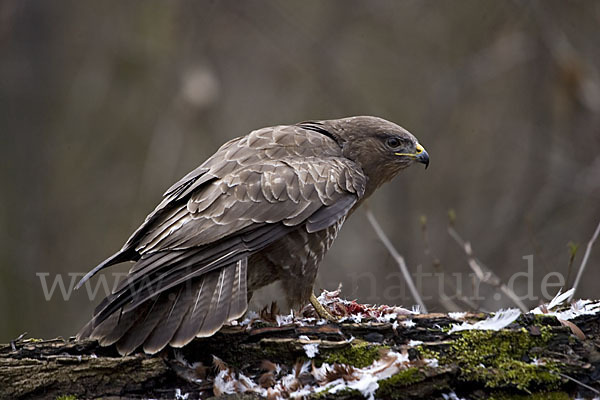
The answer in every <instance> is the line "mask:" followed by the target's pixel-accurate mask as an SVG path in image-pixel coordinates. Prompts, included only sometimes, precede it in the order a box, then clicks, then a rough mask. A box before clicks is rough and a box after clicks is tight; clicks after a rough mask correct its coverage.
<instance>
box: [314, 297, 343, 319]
mask: <svg viewBox="0 0 600 400" xmlns="http://www.w3.org/2000/svg"><path fill="white" fill-rule="evenodd" d="M310 304H312V306H313V307H314V308H315V311H316V312H317V314H318V315H319V317H321V318H323V319H326V320H327V321H330V322H337V320H338V318H337V317H334V316H333V315H332V314H331V313H330V312H329V311H327V310H326V309H325V307H323V304H321V303H319V300H318V299H317V297H316V296H315V294H314V293H312V294H311V295H310Z"/></svg>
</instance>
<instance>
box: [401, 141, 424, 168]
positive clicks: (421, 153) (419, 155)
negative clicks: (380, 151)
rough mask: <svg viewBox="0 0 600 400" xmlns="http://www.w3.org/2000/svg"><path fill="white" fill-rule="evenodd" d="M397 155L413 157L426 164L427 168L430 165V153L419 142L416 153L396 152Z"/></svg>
mask: <svg viewBox="0 0 600 400" xmlns="http://www.w3.org/2000/svg"><path fill="white" fill-rule="evenodd" d="M396 155H397V156H403V157H410V158H413V159H414V160H415V161H417V162H420V163H422V164H425V169H427V167H428V166H429V153H427V151H426V150H425V148H424V147H423V146H421V145H420V144H418V143H417V147H416V148H415V152H414V153H396Z"/></svg>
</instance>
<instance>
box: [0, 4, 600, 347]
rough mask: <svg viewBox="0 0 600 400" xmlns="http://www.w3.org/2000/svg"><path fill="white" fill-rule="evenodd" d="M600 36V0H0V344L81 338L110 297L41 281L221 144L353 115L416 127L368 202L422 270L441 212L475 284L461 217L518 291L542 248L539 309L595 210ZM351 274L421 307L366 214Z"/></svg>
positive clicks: (339, 272)
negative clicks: (407, 165) (404, 159)
mask: <svg viewBox="0 0 600 400" xmlns="http://www.w3.org/2000/svg"><path fill="white" fill-rule="evenodd" d="M599 27H600V2H594V1H564V0H555V1H543V2H542V1H497V0H485V1H483V0H470V1H396V0H390V1H356V0H355V1H350V0H338V1H316V0H310V1H306V0H303V1H243V2H238V1H189V2H186V1H148V0H144V1H95V2H89V1H88V2H81V1H70V2H69V1H52V2H41V1H24V0H14V1H6V0H5V1H2V2H0V110H1V111H0V135H1V145H0V160H1V161H0V162H1V166H2V167H1V169H0V174H1V175H0V176H1V181H0V184H1V185H0V188H1V189H0V191H1V193H2V195H1V196H0V201H1V207H0V227H1V228H0V321H1V322H0V341H7V340H9V339H11V338H12V337H15V336H16V335H18V334H20V333H22V332H24V331H28V332H29V333H30V334H31V335H33V336H36V337H50V336H54V335H64V336H67V335H71V334H73V333H74V332H76V330H77V329H78V328H79V327H80V326H81V325H82V324H83V323H84V322H85V321H86V320H87V319H88V318H89V316H90V314H91V311H92V309H93V303H97V302H98V301H99V300H100V299H99V298H97V299H96V300H95V301H94V302H90V301H89V300H88V296H87V295H86V293H85V291H78V292H76V293H75V294H73V295H72V296H71V297H70V300H69V301H64V300H63V298H62V296H61V295H59V294H56V293H55V295H54V296H53V297H52V299H51V300H50V301H46V300H45V298H44V294H43V290H42V286H41V283H40V282H41V281H40V278H39V277H38V276H37V275H36V274H37V273H49V276H48V279H49V281H50V282H51V281H52V280H53V279H54V278H55V277H56V274H63V275H62V276H63V277H64V280H65V283H66V284H67V285H69V283H70V281H71V278H70V276H69V275H67V274H68V273H70V272H71V273H72V272H84V271H87V270H88V269H90V268H91V267H93V266H94V265H96V264H97V263H98V262H99V261H101V260H102V259H103V258H105V257H107V256H108V255H110V254H112V253H113V252H114V251H116V250H117V249H118V248H119V247H120V246H121V245H122V243H123V242H124V241H125V240H126V238H127V237H128V235H129V234H130V233H131V232H132V231H133V229H135V228H136V227H137V226H138V224H139V223H140V222H141V221H142V219H143V218H144V217H145V215H146V214H147V213H148V212H149V211H150V210H151V209H152V208H153V207H154V206H155V205H156V203H158V201H159V199H160V196H161V194H162V192H163V190H164V189H166V188H167V187H168V186H170V184H171V183H173V181H175V180H176V179H178V178H179V177H180V176H182V175H184V174H185V173H186V172H188V171H189V170H190V169H192V168H194V167H195V166H197V165H198V164H200V163H201V162H202V161H203V160H204V159H205V158H206V157H207V156H209V155H210V154H211V153H212V152H213V151H215V150H216V149H217V148H218V146H219V145H220V144H221V143H223V142H225V141H226V140H228V139H230V138H233V137H235V136H240V135H243V134H245V133H247V132H249V131H250V130H252V129H256V128H260V127H263V126H267V125H273V124H280V123H294V122H298V121H302V120H307V119H325V118H337V117H342V116H349V115H357V114H373V115H379V116H382V117H385V118H388V119H390V120H393V121H395V122H397V123H399V124H401V125H403V126H404V127H406V128H407V129H409V130H410V131H411V132H413V133H414V134H415V135H416V136H417V137H418V138H419V139H420V141H421V143H423V144H424V146H425V147H426V148H427V149H428V151H429V153H430V155H431V166H430V168H429V169H428V170H427V171H424V170H423V169H422V168H418V167H413V168H411V169H410V170H408V171H406V172H404V173H403V174H402V175H401V176H400V177H398V178H397V179H396V180H395V181H394V182H393V183H391V184H389V185H388V186H386V187H385V188H383V189H382V190H381V191H380V192H378V193H377V194H376V196H375V198H373V199H372V200H371V202H370V205H371V208H372V209H373V210H374V213H375V214H376V215H377V217H378V218H379V220H380V222H381V224H382V225H383V227H384V229H385V231H386V232H387V233H388V234H389V235H390V238H391V239H392V241H393V242H394V244H395V245H396V247H397V249H398V250H399V251H400V252H401V253H402V254H403V255H404V256H405V257H406V260H407V263H408V265H409V267H410V268H411V269H412V270H413V271H414V270H416V268H417V266H419V265H420V266H421V267H422V270H423V271H425V272H434V271H435V268H434V266H433V265H432V258H431V256H430V255H427V254H426V250H427V249H426V246H425V245H424V239H423V235H422V229H421V225H420V218H421V216H422V215H425V216H427V234H428V236H429V244H430V249H429V250H430V251H431V252H432V253H433V254H434V255H435V257H437V258H439V260H440V261H441V264H442V268H443V271H445V273H446V277H449V276H451V275H450V273H451V272H459V273H461V274H463V275H462V277H463V278H464V279H463V281H464V287H463V289H462V291H463V293H464V294H468V293H469V291H470V287H469V284H468V279H467V274H468V273H469V271H470V270H469V269H468V266H467V264H466V262H465V257H464V254H463V252H462V250H461V249H460V248H459V247H458V246H457V245H456V243H454V242H453V241H452V240H451V239H450V237H449V236H448V234H447V233H446V226H447V212H448V210H449V209H453V210H455V212H456V215H457V223H456V227H457V229H458V230H459V232H460V233H461V234H462V235H463V237H465V238H466V239H467V240H470V241H471V242H472V245H473V247H474V249H475V251H476V253H477V255H478V257H479V258H480V259H481V260H482V261H484V262H485V263H486V264H487V265H488V266H489V267H490V268H492V269H493V270H494V271H496V273H497V274H498V275H499V276H500V277H501V278H502V279H504V280H508V279H509V278H510V277H511V276H512V275H513V274H514V273H516V272H519V271H526V267H527V264H526V262H525V261H524V260H523V259H522V257H523V256H525V255H529V254H534V272H535V275H534V277H533V280H532V282H531V283H532V285H533V291H534V292H533V293H534V295H535V296H538V297H539V296H540V295H541V293H542V292H541V287H540V282H541V281H542V278H543V277H544V275H545V274H547V273H548V272H551V271H558V272H560V273H561V274H563V275H564V276H566V275H567V266H568V264H569V251H568V247H567V243H568V242H569V241H572V242H575V243H581V244H582V245H585V243H586V242H587V240H588V239H589V238H590V236H591V235H592V232H593V230H594V228H595V226H596V224H597V223H598V220H599V219H600V29H599ZM582 247H584V246H582ZM582 255H583V251H582V249H581V248H580V250H579V252H578V253H577V257H576V259H575V264H576V265H578V264H579V262H580V260H581V258H582ZM599 264H600V244H599V245H598V247H597V248H596V249H595V251H594V252H593V253H592V256H591V258H590V265H589V267H588V271H587V273H586V275H585V279H584V282H583V284H582V286H581V290H580V292H579V293H580V294H581V296H584V297H599V296H598V289H597V288H598V280H599V277H600V272H599V268H598V267H599V266H600V265H599ZM121 270H124V268H123V267H122V268H121ZM365 273H366V274H365ZM357 274H363V275H357ZM573 275H574V274H573V273H572V274H571V277H570V280H571V281H572V279H573ZM452 279H455V278H452ZM338 282H342V283H343V284H344V294H345V295H346V296H347V297H351V298H358V299H359V300H361V301H364V302H385V303H397V304H404V305H409V306H410V305H412V303H413V301H412V299H411V298H410V297H409V295H408V292H407V291H406V290H405V288H404V287H403V286H401V285H402V281H401V279H400V278H399V276H398V270H397V267H396V264H395V263H394V261H393V260H392V259H391V258H390V256H389V255H388V253H387V252H386V250H385V248H384V247H383V246H382V245H381V243H380V242H379V241H378V240H377V238H376V237H375V235H374V233H373V232H372V230H371V229H370V227H369V226H368V223H367V221H366V218H365V216H364V213H362V212H360V213H357V214H356V215H355V216H353V218H352V220H350V221H349V222H348V223H347V225H346V226H345V228H344V230H343V231H342V234H341V235H340V237H339V238H338V240H337V242H336V244H335V245H334V248H333V249H332V251H331V252H330V254H329V255H328V257H327V258H326V260H325V261H324V263H323V265H322V268H321V275H320V278H319V281H318V286H319V287H323V288H328V289H333V288H335V287H336V286H337V284H338ZM423 282H424V287H423V289H422V290H423V294H424V295H426V296H429V297H431V299H430V300H428V301H427V304H428V306H429V308H430V309H431V310H436V311H443V310H444V309H445V308H444V306H443V304H441V303H440V302H439V301H438V299H439V292H440V290H439V288H438V285H437V281H436V280H435V279H427V278H426V279H424V280H423ZM517 283H518V284H517V285H516V286H515V290H516V291H517V292H518V293H520V294H522V293H525V292H526V291H527V284H528V283H527V281H526V280H525V279H524V278H523V279H519V280H517ZM403 289H404V290H403ZM444 290H445V292H446V294H448V295H451V294H453V293H452V289H451V288H448V287H447V286H446V288H445V289H444ZM552 290H555V289H552ZM402 292H405V293H404V294H403V293H402ZM481 294H482V295H483V296H484V297H485V300H483V301H482V302H481V306H482V307H484V308H487V309H492V310H494V309H497V308H498V307H501V306H510V305H511V303H510V302H509V301H508V300H507V299H506V298H505V297H503V296H502V297H498V296H496V297H494V296H493V295H494V294H495V291H494V290H493V289H491V288H489V287H482V289H481ZM270 297H271V296H269V295H263V296H262V300H263V301H266V300H267V299H270ZM538 302H539V300H530V301H527V304H528V305H531V306H534V305H536V304H537V303H538ZM255 306H258V304H257V305H255ZM465 307H466V306H465Z"/></svg>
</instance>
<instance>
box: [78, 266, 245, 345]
mask: <svg viewBox="0 0 600 400" xmlns="http://www.w3.org/2000/svg"><path fill="white" fill-rule="evenodd" d="M247 268H248V262H247V259H246V258H244V259H242V260H239V261H237V262H235V263H232V264H229V265H227V266H225V267H223V268H220V269H219V270H215V271H212V272H209V273H207V274H204V275H202V276H200V277H198V278H195V279H192V280H190V281H188V282H184V283H182V284H180V285H178V286H176V287H175V288H173V289H170V290H167V291H164V292H161V293H159V294H158V295H157V296H156V297H155V298H154V299H149V300H146V301H145V302H143V303H141V304H139V305H138V306H136V307H133V308H132V307H131V305H132V303H129V304H126V306H123V307H121V308H119V309H117V310H116V311H114V312H113V313H112V314H110V315H109V317H108V318H106V319H104V320H102V321H101V322H100V323H98V324H97V325H95V323H97V318H96V317H97V315H96V317H95V318H94V319H92V320H91V321H90V322H89V323H88V324H87V325H86V326H85V327H84V328H83V329H82V330H81V331H80V333H79V334H78V338H86V337H89V338H92V339H97V340H98V342H99V343H100V344H101V345H103V346H108V345H111V344H114V343H116V345H117V350H118V351H119V353H121V354H123V355H126V354H130V353H131V352H133V351H134V350H135V349H137V348H138V347H140V346H143V349H144V352H146V353H148V354H154V353H156V352H158V351H160V350H162V349H163V348H164V347H165V346H166V345H167V344H170V345H171V346H173V347H182V346H184V345H186V344H187V343H189V342H190V341H191V340H193V339H194V338H195V337H205V336H210V335H212V334H213V333H215V332H216V331H217V330H219V329H220V328H221V327H222V326H223V324H224V323H225V322H227V321H230V320H232V319H235V318H239V317H241V316H242V315H243V314H244V312H246V309H247V308H248V302H247Z"/></svg>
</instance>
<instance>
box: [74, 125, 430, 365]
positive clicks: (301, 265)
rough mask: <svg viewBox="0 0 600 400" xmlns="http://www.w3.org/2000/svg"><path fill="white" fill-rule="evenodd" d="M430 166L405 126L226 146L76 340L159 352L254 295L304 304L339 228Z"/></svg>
mask: <svg viewBox="0 0 600 400" xmlns="http://www.w3.org/2000/svg"><path fill="white" fill-rule="evenodd" d="M414 161H417V162H422V163H425V164H428V162H429V156H428V155H427V152H426V151H425V150H424V149H423V147H422V146H421V145H419V143H418V142H417V140H416V138H415V137H414V136H413V135H411V134H410V133H409V132H407V131H406V130H404V129H403V128H401V127H399V126H398V125H395V124H393V123H391V122H389V121H386V120H383V119H381V118H376V117H351V118H343V119H337V120H328V121H316V122H303V123H299V124H296V125H289V126H275V127H269V128H263V129H259V130H256V131H253V132H251V133H250V134H248V135H246V136H243V137H240V138H237V139H233V140H231V141H229V142H227V143H225V144H224V145H223V146H222V147H221V148H220V149H219V150H217V152H216V153H215V154H214V155H213V156H212V157H210V158H209V159H208V160H206V161H205V162H204V163H203V164H202V165H201V166H200V167H198V168H196V169H195V170H194V171H192V172H190V173H189V174H187V175H186V176H185V177H183V179H181V180H180V181H179V182H177V183H176V184H174V185H173V186H171V188H169V190H167V192H166V193H165V197H164V199H163V201H162V202H161V203H160V204H159V205H158V207H156V209H155V210H154V211H153V212H152V213H151V214H150V215H149V216H148V217H147V218H146V220H145V221H144V223H143V224H142V225H141V226H140V227H139V228H138V229H137V230H136V231H135V232H134V233H133V235H132V236H131V237H130V238H129V240H128V241H127V243H125V245H124V246H123V248H122V249H121V250H120V251H119V252H117V253H116V254H114V255H113V256H112V257H110V258H108V259H107V260H105V261H104V262H103V263H101V264H100V265H98V266H97V267H96V268H94V269H93V270H92V271H90V272H89V273H88V274H87V275H86V276H85V277H84V278H83V279H82V280H81V282H80V283H79V285H78V286H81V285H82V284H83V283H84V282H85V281H87V280H88V279H89V278H90V277H91V276H93V275H94V274H95V273H96V272H98V271H100V270H101V269H103V268H106V267H108V266H110V265H113V264H117V263H121V262H124V261H133V262H134V264H133V266H132V268H131V270H130V271H129V274H128V276H127V278H126V279H125V280H124V281H123V282H122V283H121V284H120V286H119V287H118V288H117V289H116V291H115V292H114V293H112V294H111V295H110V296H108V297H107V298H106V299H104V301H103V302H102V303H101V304H100V305H99V306H98V307H97V308H96V310H95V312H94V316H93V318H92V320H91V321H90V322H89V323H88V324H87V325H86V326H85V327H84V328H83V329H82V331H81V332H80V333H79V335H78V337H79V338H86V337H90V338H94V339H97V340H98V341H99V342H100V344H102V345H110V344H113V343H116V346H117V349H118V350H119V352H120V353H121V354H129V353H131V352H132V351H134V350H135V349H136V348H138V347H139V346H143V349H144V351H145V352H147V353H155V352H157V351H159V350H161V349H162V348H164V347H165V346H166V345H167V344H170V345H171V346H174V347H181V346H184V345H185V344H187V343H189V342H190V341H191V340H192V339H193V338H194V337H203V336H210V335H212V334H213V333H215V332H216V331H217V330H219V329H220V328H221V326H223V324H224V323H226V322H227V321H230V320H232V319H235V318H239V317H241V316H242V315H243V314H244V313H245V311H246V309H247V305H248V300H249V299H250V297H251V296H252V293H253V292H254V291H255V290H257V289H258V288H260V287H262V286H265V285H267V284H269V283H271V282H274V281H277V280H281V281H282V283H283V287H284V289H285V292H286V296H287V300H288V302H289V303H290V304H291V305H293V306H296V307H297V306H302V305H304V304H306V303H307V301H308V300H309V297H310V295H311V294H312V290H313V289H312V288H313V284H314V281H315V278H316V275H317V268H318V265H319V263H320V262H321V260H322V258H323V256H324V255H325V253H326V252H327V250H328V249H329V247H330V246H331V244H332V242H333V240H334V239H335V237H336V235H337V233H338V231H339V229H340V228H341V226H342V224H343V223H344V221H345V220H346V217H347V216H348V215H349V214H350V213H352V212H353V211H354V210H355V209H356V208H357V207H358V206H359V205H360V204H361V203H362V201H363V200H365V199H366V198H367V197H368V196H369V195H371V194H372V193H373V191H374V190H375V189H376V188H377V187H379V186H380V185H381V184H383V183H384V182H386V181H388V180H390V179H391V178H393V177H394V176H395V175H396V174H397V173H398V172H399V171H400V170H402V169H403V168H406V167H408V166H409V165H410V164H412V163H413V162H414Z"/></svg>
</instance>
